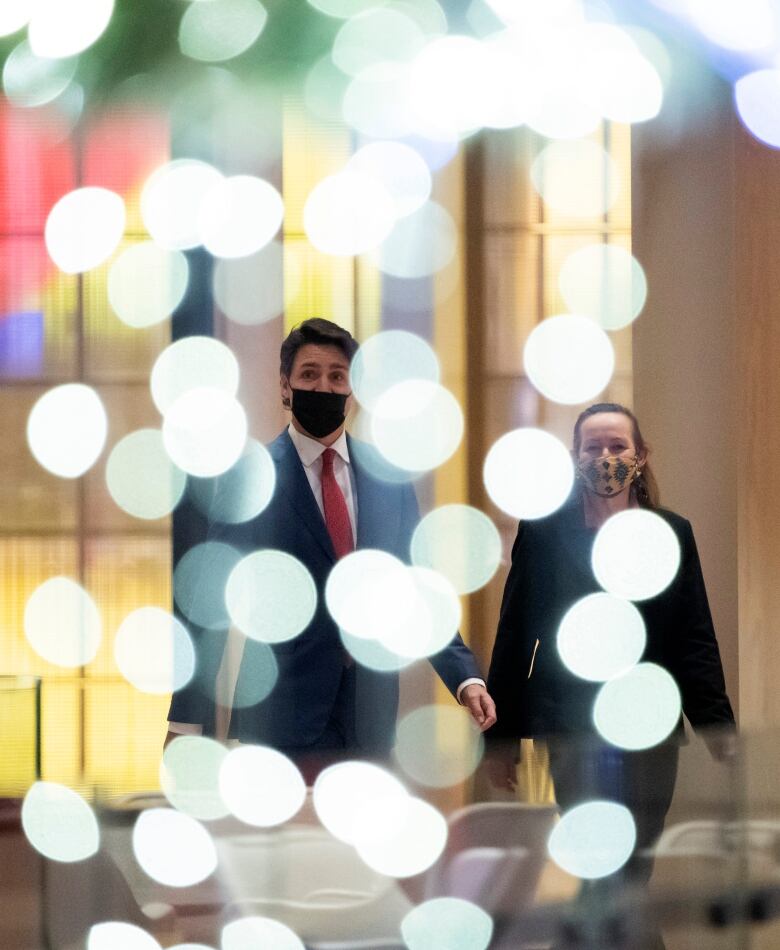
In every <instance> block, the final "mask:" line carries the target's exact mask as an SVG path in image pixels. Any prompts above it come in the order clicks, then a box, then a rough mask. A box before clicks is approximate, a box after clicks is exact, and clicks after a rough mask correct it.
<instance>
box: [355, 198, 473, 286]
mask: <svg viewBox="0 0 780 950" xmlns="http://www.w3.org/2000/svg"><path fill="white" fill-rule="evenodd" d="M457 249H458V232H457V228H456V227H455V222H454V221H453V219H452V215H451V214H450V213H449V211H447V209H446V208H443V207H442V206H441V205H440V204H438V203H437V202H435V201H426V202H425V204H423V205H421V206H420V207H419V208H417V210H416V211H413V212H412V213H411V214H408V215H406V217H403V218H401V219H400V220H398V221H396V223H395V226H394V227H393V229H392V231H391V232H390V234H389V235H388V236H387V237H386V238H385V240H384V241H383V242H382V244H381V245H380V246H379V247H378V248H377V249H376V250H375V251H373V252H372V254H371V255H370V256H371V259H372V260H373V261H374V263H375V264H376V266H377V267H378V268H379V269H380V270H381V271H382V272H383V273H385V274H389V275H390V276H391V277H403V278H406V279H414V278H418V277H430V276H432V275H433V274H436V273H438V272H439V271H441V270H443V269H444V268H445V267H446V266H447V265H448V264H450V263H451V262H452V261H453V259H454V258H455V254H456V253H457Z"/></svg>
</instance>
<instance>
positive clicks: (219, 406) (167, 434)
mask: <svg viewBox="0 0 780 950" xmlns="http://www.w3.org/2000/svg"><path fill="white" fill-rule="evenodd" d="M248 426H249V423H248V421H247V417H246V412H245V411H244V408H243V406H242V405H241V403H239V402H238V400H237V399H236V398H235V397H233V396H231V395H229V394H228V393H226V392H224V390H222V389H216V388H214V387H213V386H208V387H207V386H202V387H199V388H197V389H190V390H188V391H187V392H185V393H183V394H182V395H181V396H179V398H178V399H177V400H176V402H174V403H173V405H171V406H170V407H169V408H168V409H167V410H166V413H165V416H164V418H163V428H162V433H163V442H164V444H165V450H166V452H167V453H168V454H169V455H170V457H171V459H172V461H173V462H174V464H175V465H178V467H179V468H180V469H182V470H183V471H185V472H188V473H189V474H190V475H197V476H198V477H200V478H211V477H213V476H214V475H221V474H222V473H223V472H226V471H227V470H228V469H229V468H232V466H233V465H235V464H236V462H237V461H238V460H239V458H240V457H241V454H242V453H243V451H244V447H245V446H246V438H247V429H248Z"/></svg>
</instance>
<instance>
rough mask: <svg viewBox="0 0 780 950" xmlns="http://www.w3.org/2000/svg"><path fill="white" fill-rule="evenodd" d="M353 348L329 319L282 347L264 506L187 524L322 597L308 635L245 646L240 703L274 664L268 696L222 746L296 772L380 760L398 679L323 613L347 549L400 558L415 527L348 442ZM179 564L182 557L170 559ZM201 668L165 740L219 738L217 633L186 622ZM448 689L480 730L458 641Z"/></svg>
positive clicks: (251, 707) (482, 709)
mask: <svg viewBox="0 0 780 950" xmlns="http://www.w3.org/2000/svg"><path fill="white" fill-rule="evenodd" d="M357 346H358V345H357V343H356V341H355V340H354V339H353V338H352V336H351V335H350V334H349V333H348V332H347V331H345V330H343V329H342V328H341V327H339V326H337V325H336V324H334V323H331V322H329V321H327V320H321V319H312V320H306V321H304V322H303V323H302V324H300V325H299V326H298V327H296V328H295V329H294V330H293V331H292V332H291V333H290V334H289V336H288V337H287V339H286V340H285V341H284V343H283V344H282V349H281V368H280V383H281V396H282V404H283V405H284V406H285V408H288V409H290V410H291V413H292V419H291V424H290V426H289V427H288V428H287V429H286V430H285V431H284V432H282V434H281V435H279V436H278V438H277V439H275V441H274V442H272V443H271V444H270V445H269V446H268V449H269V452H270V454H271V457H272V458H273V461H274V464H275V468H276V488H275V491H274V495H273V498H272V500H271V502H270V504H269V505H268V507H267V508H266V509H265V510H264V511H263V512H262V513H261V514H260V515H258V516H257V517H255V518H253V519H252V520H250V521H247V522H245V523H243V524H238V525H232V524H231V525H224V524H219V523H217V522H215V521H209V520H208V519H204V518H203V516H202V515H201V514H199V513H198V512H197V511H196V510H195V509H194V508H193V507H192V506H189V504H188V508H187V509H185V511H183V512H181V513H180V514H179V517H180V518H182V517H185V518H186V519H187V522H188V527H189V530H190V535H191V538H190V542H189V543H192V541H193V540H196V539H197V540H204V539H205V538H208V539H209V540H220V541H223V542H226V543H228V544H230V545H231V546H232V547H233V548H235V549H237V550H238V551H239V552H241V553H242V554H248V553H250V552H251V551H254V550H257V549H275V550H279V551H284V552H286V553H287V554H290V555H293V556H294V557H295V558H297V559H298V560H299V561H300V562H301V563H302V564H303V565H305V567H306V568H307V569H308V571H309V572H310V574H311V576H312V578H313V580H314V583H315V586H316V589H317V606H316V610H315V614H314V617H313V619H312V620H311V622H310V623H309V625H308V626H307V627H306V629H305V630H304V631H303V632H302V633H300V634H299V635H298V636H296V637H294V638H293V639H292V640H289V641H287V642H285V643H281V644H278V645H275V646H274V647H273V648H272V650H273V653H272V654H271V648H269V647H268V646H267V645H266V644H262V643H257V642H256V641H254V640H251V639H248V640H247V641H246V644H245V646H244V654H243V658H242V660H241V667H240V670H239V674H238V682H237V685H236V694H237V695H239V696H243V695H249V696H250V697H251V694H252V682H253V680H257V679H262V678H263V676H264V675H265V674H267V672H268V668H269V665H271V666H275V669H276V671H277V674H278V675H277V676H276V680H275V685H274V686H273V688H272V689H271V691H270V692H269V693H268V695H267V696H265V697H264V698H263V699H262V701H260V702H254V703H252V702H251V701H250V702H241V703H236V702H234V706H233V710H232V715H231V722H230V732H229V735H230V736H231V737H234V738H237V739H238V740H240V741H242V742H261V743H265V744H268V745H271V746H273V747H274V748H277V749H279V750H281V751H283V752H285V753H287V754H289V755H291V756H292V757H293V758H294V759H296V761H311V759H312V758H315V759H316V758H318V757H320V756H321V757H323V758H324V759H325V760H327V758H328V757H329V756H332V755H333V754H336V755H338V754H345V753H346V754H350V755H367V756H375V757H382V756H385V755H387V753H388V752H389V750H390V748H391V746H392V744H393V741H394V727H395V719H396V714H397V710H398V674H397V672H378V671H376V670H372V669H369V668H368V667H366V666H363V665H362V664H360V663H356V662H354V661H353V660H352V658H351V657H350V655H349V654H348V652H347V651H346V650H345V648H344V645H343V643H342V640H341V637H340V635H339V631H338V628H337V626H336V624H335V623H334V621H333V619H332V618H331V616H330V614H329V612H328V609H327V607H326V604H325V598H324V589H325V584H326V581H327V579H328V575H329V574H330V571H331V569H332V568H333V566H334V564H335V563H336V561H337V560H338V559H339V558H341V557H343V556H344V555H346V554H348V553H350V552H351V551H353V550H356V549H367V548H374V549H380V550H383V551H387V552H389V553H390V554H393V555H395V556H396V557H398V558H400V559H402V560H404V561H408V558H409V542H410V539H411V535H412V532H413V530H414V527H415V525H416V523H417V520H418V507H417V500H416V497H415V493H414V489H413V487H412V486H411V485H410V484H408V483H401V484H392V483H389V482H387V481H381V480H379V479H378V478H376V477H375V476H374V475H372V473H371V472H370V471H369V470H368V469H367V468H366V466H365V465H364V464H363V461H364V460H365V458H366V456H365V455H363V454H361V453H362V452H364V451H367V447H365V446H363V447H361V446H360V445H358V444H356V443H355V442H354V441H353V440H352V439H351V438H350V437H349V436H347V435H346V433H345V431H344V423H345V417H346V415H347V413H348V412H349V409H350V404H351V400H352V396H351V390H350V380H349V366H350V362H351V360H352V357H353V356H354V354H355V352H356V350H357ZM179 553H183V552H179ZM188 626H189V628H190V630H191V632H192V634H193V639H194V640H195V643H196V653H197V656H198V664H197V670H196V674H195V676H194V677H193V680H192V681H191V682H190V683H189V684H188V685H187V686H186V687H184V688H183V689H181V690H179V691H178V692H177V693H175V694H174V696H173V700H172V703H171V708H170V713H169V721H170V722H169V728H170V732H169V739H170V738H172V736H173V735H175V734H182V733H184V734H193V733H200V732H203V733H204V734H206V735H213V734H215V731H216V716H215V714H216V708H217V704H216V703H215V691H214V681H215V679H216V677H217V675H218V670H219V666H220V664H221V662H222V654H223V652H224V643H225V631H224V630H222V631H215V630H209V631H206V630H202V629H198V628H193V625H192V624H191V623H190V624H188ZM431 663H432V665H433V666H434V668H435V669H436V672H437V673H438V674H439V676H440V677H441V678H442V680H443V681H444V683H445V684H446V686H447V687H448V689H449V690H450V691H451V692H452V693H453V695H455V696H456V698H457V699H458V701H459V702H461V703H462V704H463V705H465V706H466V707H467V708H468V710H469V712H470V713H471V715H472V717H473V719H474V721H475V722H476V723H477V724H478V726H479V727H480V728H481V729H487V728H488V727H489V726H491V725H492V724H493V723H494V722H495V707H494V705H493V701H492V700H491V698H490V696H489V695H488V693H487V690H486V687H485V683H484V681H483V680H482V679H481V677H480V674H479V671H478V669H477V666H476V663H475V661H474V657H473V656H472V654H471V652H470V650H469V649H468V648H467V647H466V645H465V644H464V643H463V641H462V640H461V638H460V636H459V635H456V637H455V638H454V639H453V640H452V642H451V643H450V644H449V645H448V646H447V647H445V648H444V649H443V650H441V651H440V652H439V653H438V654H436V656H434V657H432V658H431Z"/></svg>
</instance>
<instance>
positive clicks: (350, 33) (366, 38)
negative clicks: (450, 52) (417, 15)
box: [332, 3, 425, 76]
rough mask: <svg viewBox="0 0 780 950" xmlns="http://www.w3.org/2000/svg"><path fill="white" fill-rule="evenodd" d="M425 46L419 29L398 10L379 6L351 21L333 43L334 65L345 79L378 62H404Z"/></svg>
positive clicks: (347, 22) (342, 28) (340, 31)
mask: <svg viewBox="0 0 780 950" xmlns="http://www.w3.org/2000/svg"><path fill="white" fill-rule="evenodd" d="M424 45H425V36H424V34H423V32H422V30H421V29H420V26H419V25H418V24H417V23H415V21H414V20H413V19H412V18H411V17H410V16H409V15H408V13H407V11H405V10H403V9H401V8H388V7H387V6H384V7H383V6H382V5H381V3H378V4H377V5H376V6H375V7H374V8H373V9H371V10H366V11H365V12H364V13H361V14H358V15H357V16H353V17H350V18H349V19H348V20H347V21H346V22H345V23H344V25H343V26H342V27H341V29H340V30H339V31H338V33H337V34H336V37H335V39H334V41H333V51H332V57H333V62H334V63H335V64H336V66H338V68H339V69H341V70H342V71H343V72H345V73H347V74H348V75H352V76H354V75H357V74H358V73H360V71H361V70H362V69H365V68H367V67H368V66H372V65H374V64H375V63H381V62H393V61H398V62H407V61H409V60H411V59H412V58H413V57H414V56H415V54H416V53H418V52H419V51H420V50H421V49H422V47H423V46H424Z"/></svg>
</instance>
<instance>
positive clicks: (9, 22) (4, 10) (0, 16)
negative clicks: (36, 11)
mask: <svg viewBox="0 0 780 950" xmlns="http://www.w3.org/2000/svg"><path fill="white" fill-rule="evenodd" d="M33 6H34V0H16V2H15V3H4V4H3V5H2V6H0V36H10V35H11V34H12V33H16V32H17V30H21V28H22V27H23V26H26V25H27V22H28V21H29V19H30V17H31V16H32V12H33Z"/></svg>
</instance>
